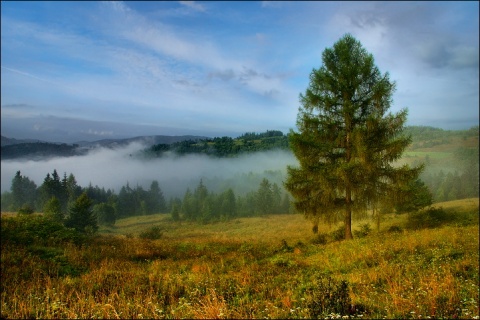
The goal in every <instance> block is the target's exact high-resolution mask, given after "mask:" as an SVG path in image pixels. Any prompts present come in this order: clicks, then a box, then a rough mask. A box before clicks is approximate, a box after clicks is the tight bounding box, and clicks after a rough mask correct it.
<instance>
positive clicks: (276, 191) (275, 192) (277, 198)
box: [272, 183, 284, 214]
mask: <svg viewBox="0 0 480 320" xmlns="http://www.w3.org/2000/svg"><path fill="white" fill-rule="evenodd" d="M281 205H282V191H281V190H280V187H279V186H278V184H276V183H274V184H273V185H272V213H275V214H277V213H284V212H281V211H282V210H281Z"/></svg>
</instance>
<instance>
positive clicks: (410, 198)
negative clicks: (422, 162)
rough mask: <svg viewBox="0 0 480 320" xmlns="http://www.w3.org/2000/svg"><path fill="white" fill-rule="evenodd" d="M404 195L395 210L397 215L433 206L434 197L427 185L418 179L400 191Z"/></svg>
mask: <svg viewBox="0 0 480 320" xmlns="http://www.w3.org/2000/svg"><path fill="white" fill-rule="evenodd" d="M398 192H399V193H401V194H402V196H401V201H399V202H398V203H397V204H396V206H395V210H396V212H397V213H405V212H414V211H418V210H420V209H422V208H424V207H426V206H429V205H431V204H432V199H433V196H432V194H431V192H430V190H429V189H428V187H427V186H426V185H425V183H424V182H423V181H422V180H420V179H417V180H415V181H412V182H410V183H409V184H408V185H407V186H406V187H403V188H401V189H399V190H398Z"/></svg>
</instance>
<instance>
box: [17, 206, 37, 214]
mask: <svg viewBox="0 0 480 320" xmlns="http://www.w3.org/2000/svg"><path fill="white" fill-rule="evenodd" d="M33 212H34V210H33V208H32V207H30V206H29V205H28V204H26V205H23V206H22V207H21V208H20V209H18V213H19V214H27V215H29V214H32V213H33Z"/></svg>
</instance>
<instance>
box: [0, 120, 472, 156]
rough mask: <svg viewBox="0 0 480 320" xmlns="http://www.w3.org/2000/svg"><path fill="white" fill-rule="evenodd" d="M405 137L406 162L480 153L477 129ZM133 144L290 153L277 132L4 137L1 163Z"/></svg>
mask: <svg viewBox="0 0 480 320" xmlns="http://www.w3.org/2000/svg"><path fill="white" fill-rule="evenodd" d="M405 133H406V134H410V135H411V136H412V144H411V145H410V146H409V148H408V149H407V152H406V153H405V156H406V157H407V158H412V157H414V158H416V159H407V161H410V160H411V161H410V162H413V161H414V160H418V161H424V160H426V158H427V156H428V157H429V159H428V158H427V160H433V161H435V159H438V158H441V159H443V158H449V159H448V160H452V155H453V153H454V152H456V151H458V149H459V148H460V147H462V148H467V149H475V148H476V149H477V150H478V126H476V127H472V128H471V129H468V130H442V129H438V128H433V127H424V126H410V127H406V130H405ZM132 142H139V143H142V144H145V145H146V146H147V148H146V149H145V150H144V152H143V153H142V155H143V156H146V157H161V156H162V155H163V154H165V153H167V152H170V153H171V152H174V153H177V154H179V155H184V154H206V155H210V156H215V157H235V156H237V155H239V154H241V153H251V152H257V151H266V150H272V149H282V150H289V146H288V136H287V135H286V134H284V133H282V132H281V131H278V130H267V131H266V132H263V133H254V132H247V133H245V134H243V135H241V136H239V137H237V138H231V137H215V138H208V137H202V136H164V135H156V136H139V137H134V138H128V139H104V140H97V141H79V142H77V143H75V144H72V145H67V144H61V143H50V142H42V141H37V140H16V139H12V138H7V137H4V136H2V149H1V151H2V152H1V157H2V159H16V158H34V159H38V158H42V157H65V156H72V155H79V154H83V153H84V152H85V150H86V149H92V148H98V147H107V148H116V147H122V146H126V145H128V144H130V143H132ZM453 160H454V159H453Z"/></svg>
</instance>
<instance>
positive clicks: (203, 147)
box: [144, 130, 289, 157]
mask: <svg viewBox="0 0 480 320" xmlns="http://www.w3.org/2000/svg"><path fill="white" fill-rule="evenodd" d="M273 149H281V150H289V144H288V137H287V136H286V135H284V134H283V132H282V131H278V130H267V131H266V132H264V133H254V132H247V133H245V134H243V135H241V136H239V137H238V138H236V139H234V138H231V137H227V136H224V137H215V138H213V139H203V140H185V141H180V142H175V143H172V144H164V143H163V144H156V145H153V146H151V147H149V148H147V149H146V150H145V151H144V155H145V156H147V157H161V156H162V155H164V154H165V153H167V152H173V153H175V154H178V155H185V154H205V155H209V156H214V157H234V156H236V155H238V154H242V153H248V152H256V151H267V150H273Z"/></svg>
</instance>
